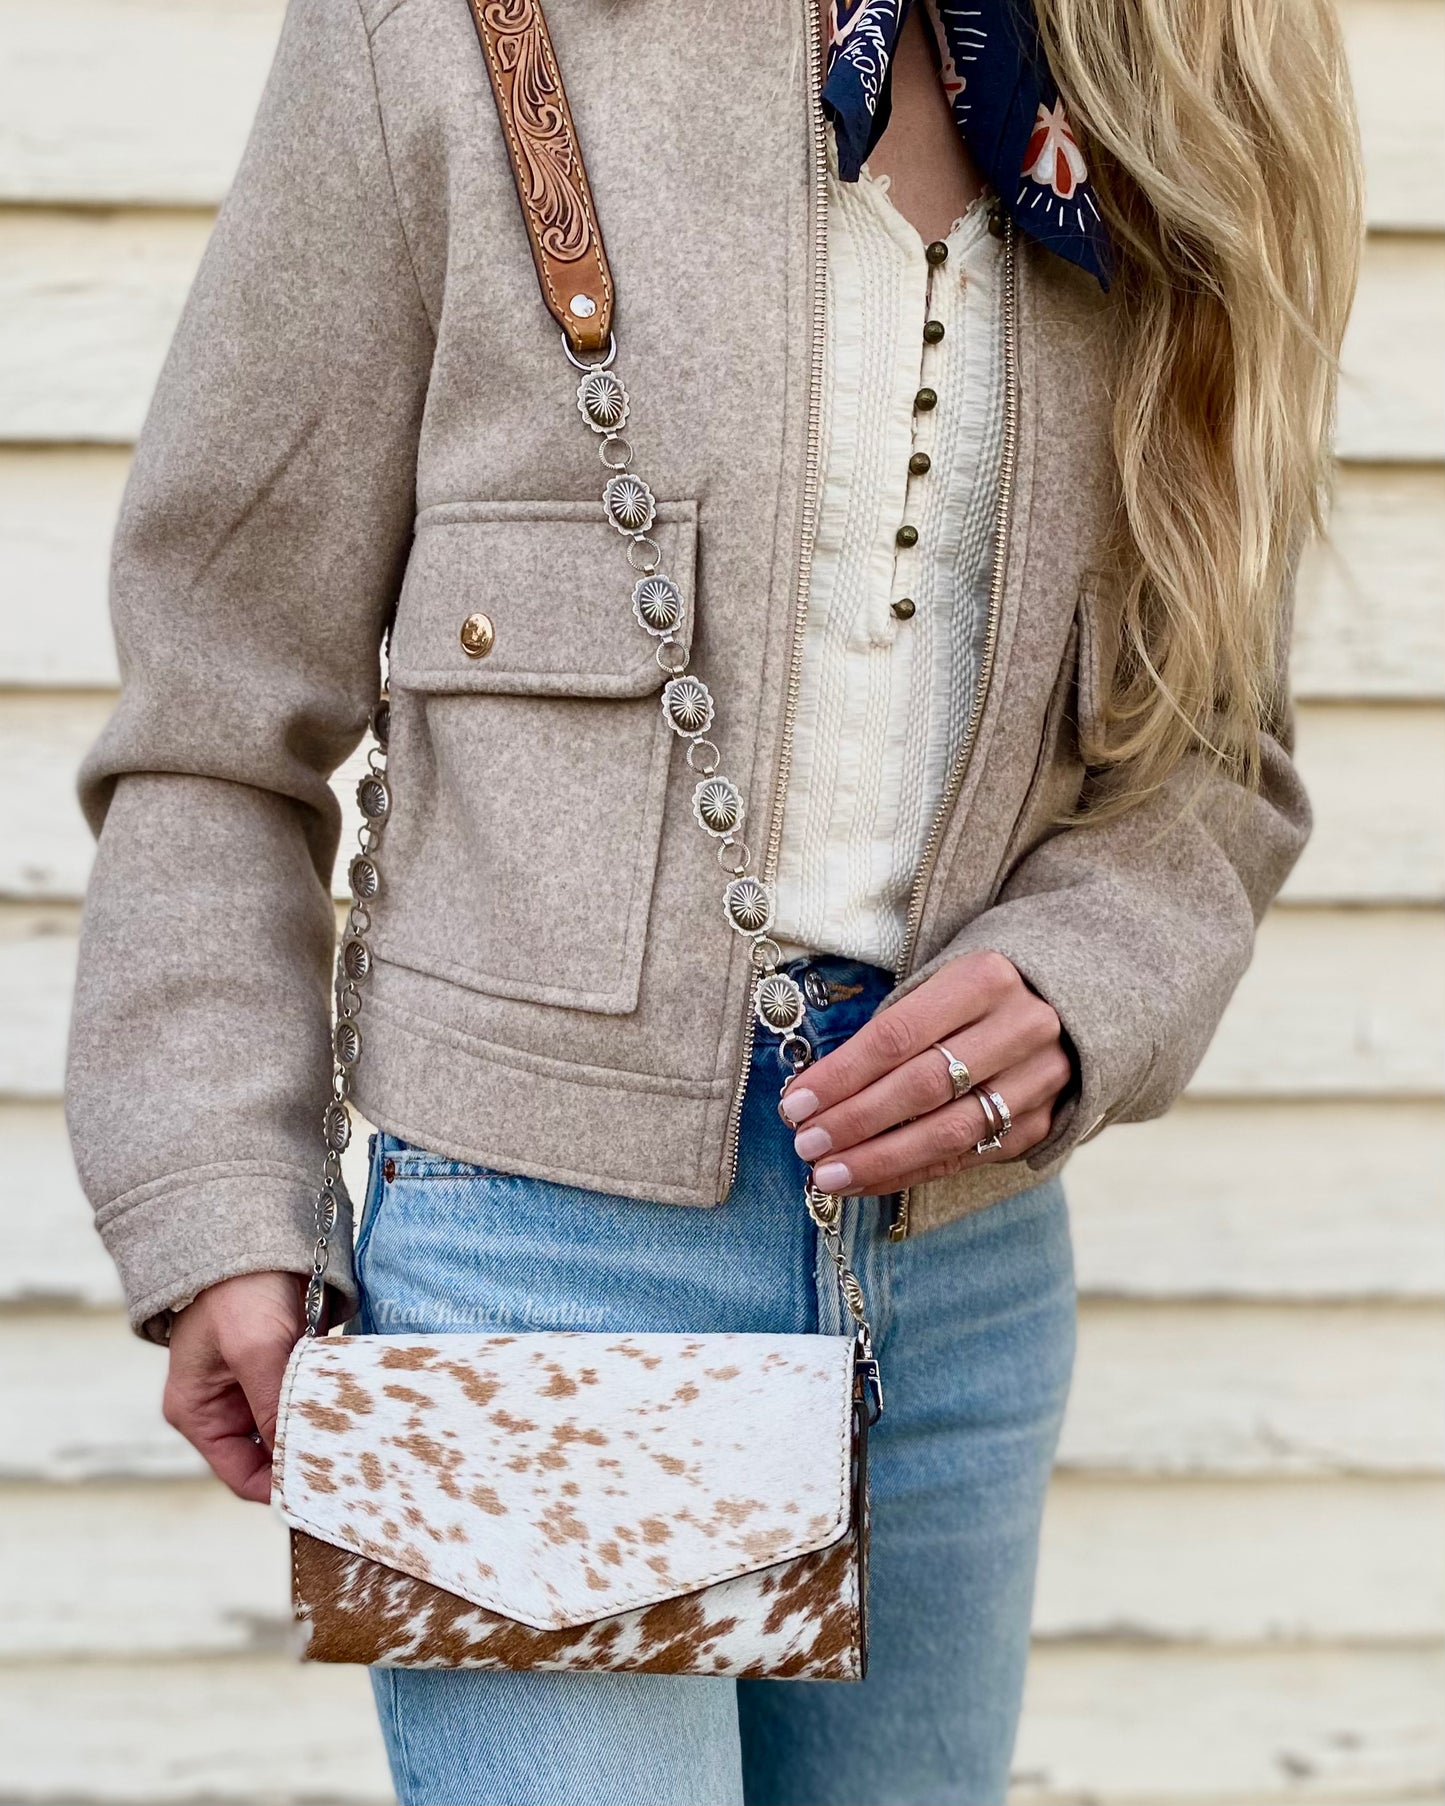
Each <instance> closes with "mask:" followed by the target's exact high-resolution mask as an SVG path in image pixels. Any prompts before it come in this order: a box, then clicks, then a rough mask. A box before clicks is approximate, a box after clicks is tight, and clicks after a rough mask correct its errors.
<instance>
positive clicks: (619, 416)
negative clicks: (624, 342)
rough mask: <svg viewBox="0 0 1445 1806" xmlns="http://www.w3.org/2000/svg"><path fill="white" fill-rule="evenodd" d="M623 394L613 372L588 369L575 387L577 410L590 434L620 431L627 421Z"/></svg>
mask: <svg viewBox="0 0 1445 1806" xmlns="http://www.w3.org/2000/svg"><path fill="white" fill-rule="evenodd" d="M627 405H628V404H627V391H626V389H624V388H623V386H622V378H621V377H620V376H618V375H617V373H616V372H615V371H613V370H589V371H588V372H587V374H586V375H585V376H584V377H583V378H582V380H581V382H580V383H578V385H577V409H578V412H579V413H580V414H581V416H582V418H583V419H584V420H585V421H586V422H587V424H588V426H590V427H591V428H592V431H593V432H594V433H617V432H621V430H622V428H623V426H624V424H625V423H626V420H627Z"/></svg>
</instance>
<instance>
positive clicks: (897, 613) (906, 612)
mask: <svg viewBox="0 0 1445 1806" xmlns="http://www.w3.org/2000/svg"><path fill="white" fill-rule="evenodd" d="M892 612H893V618H894V619H895V620H897V621H911V620H912V619H913V616H914V614H915V613H916V612H917V611H916V608H915V604H914V601H913V598H912V596H900V597H899V598H898V600H897V601H896V602H895V603H894V604H893V610H892Z"/></svg>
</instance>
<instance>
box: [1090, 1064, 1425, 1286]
mask: <svg viewBox="0 0 1445 1806" xmlns="http://www.w3.org/2000/svg"><path fill="white" fill-rule="evenodd" d="M1065 1185H1066V1187H1067V1190H1068V1194H1069V1202H1070V1205H1071V1206H1072V1209H1071V1216H1072V1220H1073V1227H1074V1247H1075V1257H1076V1260H1077V1264H1078V1274H1079V1285H1080V1288H1081V1289H1082V1290H1083V1291H1084V1292H1086V1293H1089V1294H1094V1295H1113V1296H1115V1297H1121V1298H1167V1297H1175V1298H1195V1299H1205V1298H1243V1299H1248V1298H1257V1299H1267V1298H1279V1299H1289V1298H1294V1299H1300V1300H1309V1299H1331V1298H1333V1299H1349V1298H1360V1299H1363V1298H1392V1297H1394V1298H1422V1299H1423V1298H1441V1297H1445V1107H1442V1106H1441V1105H1440V1104H1439V1103H1392V1102H1383V1101H1382V1102H1374V1103H1358V1102H1327V1103H1269V1102H1259V1103H1238V1102H1231V1101H1220V1102H1206V1101H1196V1100H1186V1101H1185V1102H1183V1103H1181V1104H1179V1105H1178V1106H1177V1107H1176V1108H1175V1109H1173V1110H1171V1111H1170V1113H1169V1114H1168V1115H1167V1116H1164V1117H1161V1118H1160V1119H1159V1120H1158V1121H1157V1122H1152V1123H1139V1124H1135V1125H1131V1126H1129V1127H1125V1128H1116V1129H1111V1130H1109V1132H1108V1133H1107V1134H1105V1135H1100V1136H1098V1137H1097V1139H1095V1140H1094V1141H1091V1142H1089V1143H1088V1144H1087V1145H1086V1146H1085V1147H1082V1148H1080V1149H1079V1151H1078V1153H1077V1154H1076V1155H1075V1156H1074V1158H1073V1160H1072V1161H1070V1163H1069V1168H1068V1172H1067V1175H1066V1178H1065Z"/></svg>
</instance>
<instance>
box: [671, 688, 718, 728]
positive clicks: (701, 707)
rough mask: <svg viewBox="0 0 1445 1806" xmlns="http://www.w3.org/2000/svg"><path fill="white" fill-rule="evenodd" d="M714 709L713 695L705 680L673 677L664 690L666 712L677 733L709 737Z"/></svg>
mask: <svg viewBox="0 0 1445 1806" xmlns="http://www.w3.org/2000/svg"><path fill="white" fill-rule="evenodd" d="M712 707H713V705H712V693H711V692H710V691H709V689H708V687H707V685H706V684H705V683H703V681H702V679H701V678H697V677H673V678H670V679H669V680H668V681H667V682H666V683H665V684H664V685H663V686H662V712H663V714H664V715H665V716H666V717H667V724H668V726H669V727H670V728H671V729H672V730H673V732H674V733H678V734H705V733H706V732H707V730H708V729H709V728H710V727H711V726H712Z"/></svg>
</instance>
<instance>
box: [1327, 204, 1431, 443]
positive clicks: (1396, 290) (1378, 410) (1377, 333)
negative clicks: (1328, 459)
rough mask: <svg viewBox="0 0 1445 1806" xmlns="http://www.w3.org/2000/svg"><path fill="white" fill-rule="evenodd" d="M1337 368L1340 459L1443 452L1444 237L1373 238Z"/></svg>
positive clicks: (1365, 259) (1368, 248)
mask: <svg viewBox="0 0 1445 1806" xmlns="http://www.w3.org/2000/svg"><path fill="white" fill-rule="evenodd" d="M1340 369H1341V381H1340V397H1339V423H1338V431H1337V434H1336V440H1335V443H1336V446H1337V449H1338V451H1339V455H1340V456H1341V457H1342V458H1359V459H1369V460H1374V459H1385V460H1390V459H1397V460H1398V459H1416V460H1427V459H1428V460H1433V461H1436V462H1438V461H1439V460H1440V459H1441V458H1442V457H1445V238H1440V237H1432V238H1424V237H1400V238H1391V237H1383V238H1375V239H1372V240H1370V242H1369V243H1368V244H1367V245H1366V247H1365V256H1364V262H1363V264H1362V266H1361V270H1360V286H1359V289H1358V292H1357V293H1356V296H1355V307H1354V312H1353V313H1352V314H1351V316H1350V324H1349V328H1348V330H1347V331H1346V334H1345V343H1344V349H1343V351H1342V353H1341V358H1340Z"/></svg>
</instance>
